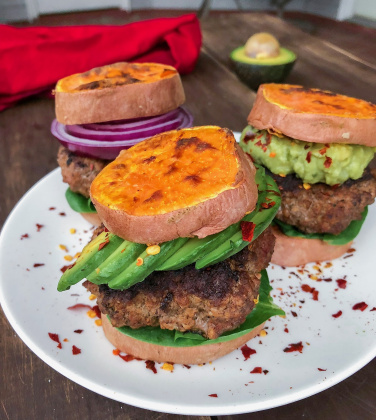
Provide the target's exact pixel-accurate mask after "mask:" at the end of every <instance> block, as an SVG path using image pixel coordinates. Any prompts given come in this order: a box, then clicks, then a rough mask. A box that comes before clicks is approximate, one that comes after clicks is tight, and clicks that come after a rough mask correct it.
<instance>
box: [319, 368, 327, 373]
mask: <svg viewBox="0 0 376 420" xmlns="http://www.w3.org/2000/svg"><path fill="white" fill-rule="evenodd" d="M317 370H319V371H320V372H326V371H327V369H321V368H317Z"/></svg>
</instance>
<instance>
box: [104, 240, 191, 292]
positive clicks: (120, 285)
mask: <svg viewBox="0 0 376 420" xmlns="http://www.w3.org/2000/svg"><path fill="white" fill-rule="evenodd" d="M188 239H189V238H177V239H174V240H173V241H169V242H164V243H163V244H161V245H160V247H161V250H160V252H159V254H156V255H148V254H147V252H146V250H145V251H144V252H142V253H141V254H140V255H139V256H138V258H137V259H136V260H134V261H133V262H132V263H131V264H129V266H128V267H127V268H126V269H125V270H124V271H122V272H121V273H120V274H119V275H118V276H116V277H115V278H113V279H112V280H111V281H110V282H109V283H108V287H109V288H110V289H120V290H124V289H128V288H129V287H131V286H133V285H134V284H136V283H139V282H140V281H142V280H144V279H145V278H146V277H147V276H148V275H149V274H150V273H152V272H153V271H154V270H155V268H156V267H157V266H159V265H160V264H163V262H164V261H166V260H167V259H168V258H170V257H171V255H172V254H174V253H175V252H176V251H177V250H178V249H179V248H181V247H182V246H183V245H184V244H185V243H186V242H187V241H188ZM139 258H140V259H141V260H139ZM139 261H141V262H142V263H141V264H140V263H139Z"/></svg>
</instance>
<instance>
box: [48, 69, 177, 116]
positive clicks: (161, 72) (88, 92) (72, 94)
mask: <svg viewBox="0 0 376 420" xmlns="http://www.w3.org/2000/svg"><path fill="white" fill-rule="evenodd" d="M184 101H185V95H184V89H183V85H182V83H181V80H180V76H179V73H178V72H177V70H176V69H175V68H174V67H171V66H167V65H162V64H156V63H116V64H111V65H108V66H103V67H97V68H94V69H92V70H89V71H87V72H85V73H79V74H73V75H72V76H68V77H65V78H64V79H61V80H59V81H58V82H57V85H56V88H55V112H56V118H57V120H58V121H59V122H60V123H62V124H87V123H98V122H102V121H114V120H122V119H130V118H141V117H150V116H154V115H160V114H164V113H166V112H169V111H172V110H173V109H175V108H177V107H178V106H180V105H181V104H183V103H184Z"/></svg>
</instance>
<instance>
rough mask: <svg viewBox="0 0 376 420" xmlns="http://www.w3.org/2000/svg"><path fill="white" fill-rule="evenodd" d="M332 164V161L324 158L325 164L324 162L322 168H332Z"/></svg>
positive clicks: (329, 158)
mask: <svg viewBox="0 0 376 420" xmlns="http://www.w3.org/2000/svg"><path fill="white" fill-rule="evenodd" d="M332 162H333V159H332V158H331V157H329V156H327V157H326V159H325V162H324V167H325V168H330V167H331V166H332Z"/></svg>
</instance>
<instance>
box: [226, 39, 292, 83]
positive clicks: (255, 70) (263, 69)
mask: <svg viewBox="0 0 376 420" xmlns="http://www.w3.org/2000/svg"><path fill="white" fill-rule="evenodd" d="M244 50H245V47H244V46H241V47H238V48H235V50H233V51H232V52H231V54H230V59H231V61H232V64H233V66H234V69H235V72H236V73H237V75H238V77H239V79H240V80H241V81H243V82H244V83H245V84H247V85H248V86H249V87H250V88H251V89H253V90H257V89H258V87H259V85H261V84H262V83H273V82H274V83H279V82H283V80H284V79H285V78H286V77H287V75H288V74H289V73H290V71H291V69H292V68H293V66H294V64H295V61H296V55H295V54H294V53H293V52H292V51H290V50H288V49H287V48H282V47H281V48H280V50H279V55H278V56H276V57H268V58H251V57H248V56H247V55H246V54H245V51H244Z"/></svg>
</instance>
